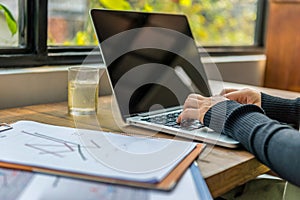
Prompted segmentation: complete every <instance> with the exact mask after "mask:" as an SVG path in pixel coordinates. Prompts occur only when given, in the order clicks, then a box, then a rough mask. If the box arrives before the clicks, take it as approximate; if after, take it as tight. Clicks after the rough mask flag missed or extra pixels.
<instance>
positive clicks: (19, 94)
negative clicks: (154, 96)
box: [0, 56, 265, 109]
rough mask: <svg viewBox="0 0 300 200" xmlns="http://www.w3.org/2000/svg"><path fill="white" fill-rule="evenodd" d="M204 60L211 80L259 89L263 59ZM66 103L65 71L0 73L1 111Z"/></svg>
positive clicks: (103, 85)
mask: <svg viewBox="0 0 300 200" xmlns="http://www.w3.org/2000/svg"><path fill="white" fill-rule="evenodd" d="M212 61H213V62H214V63H215V64H212V63H211V61H210V60H203V62H204V64H205V69H206V72H207V74H208V76H209V78H210V79H216V80H219V76H217V75H216V74H217V73H216V72H215V69H216V68H215V66H217V69H218V70H219V72H220V74H221V77H222V79H223V81H227V82H236V83H245V84H250V85H255V86H262V84H263V77H264V69H265V68H264V67H265V57H264V56H255V57H251V56H250V57H249V56H248V57H247V56H246V57H245V56H241V57H234V58H231V59H230V58H229V57H220V58H212ZM105 94H111V89H110V87H109V84H108V79H107V75H106V73H103V76H102V77H101V80H100V95H105ZM66 100H67V67H38V68H26V69H0V109H3V108H10V107H20V106H26V105H33V104H42V103H52V102H61V101H66Z"/></svg>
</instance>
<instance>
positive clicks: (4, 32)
mask: <svg viewBox="0 0 300 200" xmlns="http://www.w3.org/2000/svg"><path fill="white" fill-rule="evenodd" d="M0 6H1V7H2V9H1V10H2V12H1V13H0V27H1V30H0V47H16V46H18V44H19V40H18V39H19V38H18V35H19V33H18V32H16V33H15V32H14V31H12V30H10V28H9V22H8V21H7V20H10V19H6V16H5V14H7V15H10V14H11V15H12V16H13V18H14V20H15V21H18V15H19V12H18V11H19V5H18V0H10V1H5V4H2V5H0ZM7 8H9V11H8V12H6V10H5V9H7ZM5 12H6V13H5ZM15 18H16V19H15ZM16 31H18V29H17V30H16Z"/></svg>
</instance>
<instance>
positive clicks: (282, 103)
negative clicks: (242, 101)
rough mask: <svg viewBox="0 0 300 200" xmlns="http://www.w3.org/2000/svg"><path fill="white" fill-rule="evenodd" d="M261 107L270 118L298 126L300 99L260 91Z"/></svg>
mask: <svg viewBox="0 0 300 200" xmlns="http://www.w3.org/2000/svg"><path fill="white" fill-rule="evenodd" d="M261 100H262V108H263V109H264V111H265V112H266V115H267V116H268V117H270V118H271V119H274V120H277V121H279V122H283V123H287V124H290V125H292V126H293V127H295V128H298V127H299V120H300V99H299V98H297V99H283V98H280V97H274V96H271V95H268V94H265V93H261Z"/></svg>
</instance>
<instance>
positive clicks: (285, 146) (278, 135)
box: [204, 101, 300, 186]
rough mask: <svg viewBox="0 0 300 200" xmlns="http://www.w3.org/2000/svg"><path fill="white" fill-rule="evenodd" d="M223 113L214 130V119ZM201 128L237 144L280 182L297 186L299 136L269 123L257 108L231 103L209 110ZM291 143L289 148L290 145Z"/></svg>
mask: <svg viewBox="0 0 300 200" xmlns="http://www.w3.org/2000/svg"><path fill="white" fill-rule="evenodd" d="M224 109H225V110H226V114H225V123H221V124H222V127H216V124H218V122H217V121H214V120H219V121H220V119H217V118H215V117H214V115H217V113H218V112H219V111H220V110H223V112H224ZM223 116H224V115H223ZM204 124H205V125H207V126H210V127H211V128H213V129H215V128H216V129H217V130H219V131H222V132H223V133H224V134H226V135H229V136H231V137H233V138H234V139H236V140H238V141H240V142H241V144H242V145H243V146H244V147H245V148H246V149H247V150H248V151H250V152H251V153H253V154H254V155H255V156H256V157H257V158H258V159H259V160H260V161H261V162H262V163H264V164H266V165H267V166H269V167H270V168H271V169H272V170H273V171H275V172H276V173H278V174H279V175H280V176H281V177H282V178H284V179H287V180H289V181H291V182H293V183H294V184H296V185H298V186H300V173H299V172H298V170H297V169H300V159H298V157H299V158H300V156H299V153H298V152H300V134H299V133H298V132H297V131H296V130H295V129H292V128H290V127H289V126H286V125H282V124H279V123H278V122H277V121H274V120H271V119H270V118H268V117H267V116H265V115H264V114H263V111H262V110H261V109H260V108H259V107H256V106H253V105H241V104H238V103H236V102H232V101H225V102H221V103H219V104H217V105H215V106H214V107H212V108H211V109H210V110H209V111H208V112H207V113H206V115H205V117H204ZM219 124H220V123H219ZM214 126H215V127H214ZM291 139H293V142H292V143H293V145H290V140H291ZM297 144H298V145H297ZM287 168H288V169H287Z"/></svg>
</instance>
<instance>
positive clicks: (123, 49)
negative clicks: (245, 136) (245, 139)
mask: <svg viewBox="0 0 300 200" xmlns="http://www.w3.org/2000/svg"><path fill="white" fill-rule="evenodd" d="M91 18H92V21H93V25H94V29H95V32H96V35H97V37H98V41H99V43H100V50H101V53H102V57H103V60H104V63H105V64H106V66H107V73H108V77H109V81H110V84H111V87H112V89H113V95H114V100H115V101H114V102H115V104H116V109H117V112H118V113H119V114H120V118H121V121H122V122H124V124H128V125H133V126H137V127H142V128H146V129H151V130H155V131H159V132H163V133H168V134H172V135H174V136H180V137H186V138H191V139H194V140H197V141H201V142H205V143H210V144H217V145H220V146H225V147H229V148H235V147H237V146H238V145H239V142H237V141H235V140H233V139H232V138H229V137H227V136H225V135H222V134H217V133H216V132H214V131H213V130H211V129H209V128H207V127H204V126H203V125H202V124H201V123H199V121H197V120H191V121H186V122H184V124H177V123H176V121H174V120H176V118H177V116H178V115H179V113H180V112H181V111H182V106H183V104H184V102H185V99H186V98H187V96H188V95H189V94H191V93H199V94H201V95H203V96H210V95H211V92H210V87H209V85H208V80H207V77H206V74H205V71H204V68H203V65H202V63H201V60H200V54H199V52H198V49H197V47H196V45H195V42H194V39H193V36H192V33H191V30H190V26H189V24H188V20H187V18H186V16H185V15H179V14H162V13H146V12H132V11H115V10H114V11H113V10H105V9H93V10H91Z"/></svg>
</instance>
